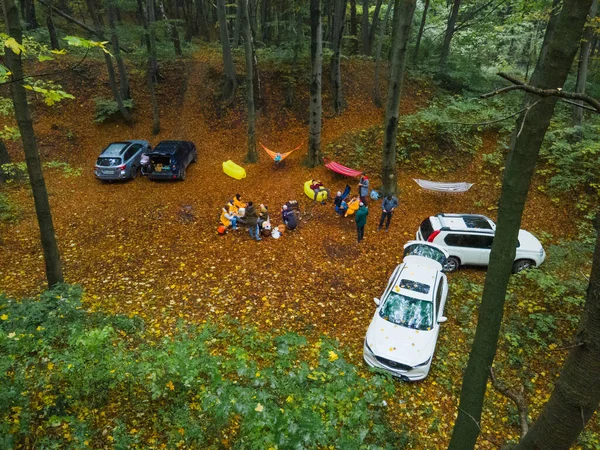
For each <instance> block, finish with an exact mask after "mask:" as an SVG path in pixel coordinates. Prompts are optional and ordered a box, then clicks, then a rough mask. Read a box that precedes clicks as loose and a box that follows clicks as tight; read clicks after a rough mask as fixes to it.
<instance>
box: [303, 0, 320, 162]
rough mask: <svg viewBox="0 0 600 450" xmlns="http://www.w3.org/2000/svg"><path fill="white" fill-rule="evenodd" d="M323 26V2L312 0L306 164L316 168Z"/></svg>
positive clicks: (318, 154)
mask: <svg viewBox="0 0 600 450" xmlns="http://www.w3.org/2000/svg"><path fill="white" fill-rule="evenodd" d="M321 27H322V25H321V0H310V62H311V65H312V72H311V77H310V107H309V119H308V120H309V131H308V156H307V160H306V164H307V165H308V167H315V166H318V165H320V164H321V163H322V158H321V116H322V114H323V107H322V98H321V77H322V73H321V72H322V71H323V36H322V28H321Z"/></svg>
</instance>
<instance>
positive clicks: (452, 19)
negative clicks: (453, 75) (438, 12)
mask: <svg viewBox="0 0 600 450" xmlns="http://www.w3.org/2000/svg"><path fill="white" fill-rule="evenodd" d="M461 1H462V0H454V1H453V2H452V10H451V11H450V16H449V17H448V25H447V26H446V34H445V35H444V43H443V44H442V53H441V55H440V72H444V71H445V70H446V68H447V67H448V56H449V55H450V43H451V42H452V36H454V29H455V28H456V21H457V20H458V10H459V9H460V4H461Z"/></svg>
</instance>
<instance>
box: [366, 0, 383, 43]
mask: <svg viewBox="0 0 600 450" xmlns="http://www.w3.org/2000/svg"><path fill="white" fill-rule="evenodd" d="M382 2H383V0H377V3H376V4H375V11H374V12H373V21H372V22H371V28H370V29H369V55H370V54H371V53H373V42H375V33H377V27H378V26H379V12H380V11H381V3H382Z"/></svg>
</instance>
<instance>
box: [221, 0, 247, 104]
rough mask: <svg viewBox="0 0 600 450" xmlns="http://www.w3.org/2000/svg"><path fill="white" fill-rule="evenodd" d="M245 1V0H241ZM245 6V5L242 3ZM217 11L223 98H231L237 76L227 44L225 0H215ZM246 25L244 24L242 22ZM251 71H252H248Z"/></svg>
mask: <svg viewBox="0 0 600 450" xmlns="http://www.w3.org/2000/svg"><path fill="white" fill-rule="evenodd" d="M241 1H243V2H245V1H246V0H241ZM244 7H247V5H244ZM217 13H218V15H219V31H220V34H221V47H222V48H223V66H224V68H225V82H224V83H223V99H229V100H231V99H232V98H233V96H234V94H235V89H236V87H237V78H236V74H235V66H234V65H233V57H232V56H231V48H230V46H229V33H228V32H227V17H226V14H225V0H217ZM244 26H246V24H244ZM250 72H252V71H250Z"/></svg>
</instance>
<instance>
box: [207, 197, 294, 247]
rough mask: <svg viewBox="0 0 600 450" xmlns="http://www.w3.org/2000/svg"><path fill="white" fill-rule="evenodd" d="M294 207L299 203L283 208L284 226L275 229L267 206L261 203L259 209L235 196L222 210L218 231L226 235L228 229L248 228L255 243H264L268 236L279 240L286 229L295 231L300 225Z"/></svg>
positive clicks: (288, 204)
mask: <svg viewBox="0 0 600 450" xmlns="http://www.w3.org/2000/svg"><path fill="white" fill-rule="evenodd" d="M294 205H297V203H296V202H294V201H290V202H288V203H286V204H285V205H283V206H282V208H281V219H282V221H283V224H284V225H280V226H279V227H273V226H272V225H271V217H270V216H269V208H268V207H267V205H265V204H262V203H261V204H260V205H259V206H258V208H257V207H256V206H255V205H254V203H253V202H243V201H242V197H241V195H240V194H235V197H233V198H232V199H231V200H229V201H228V202H227V205H225V207H224V208H222V209H221V217H220V221H221V225H220V226H219V228H218V229H217V231H218V232H219V234H225V233H226V231H227V229H228V228H231V229H232V230H237V229H238V228H239V227H240V226H246V227H247V228H248V234H249V235H250V238H251V239H253V240H255V241H262V237H268V236H272V237H274V238H279V237H280V236H281V234H282V233H283V232H284V230H285V228H287V229H289V230H293V229H295V228H296V227H297V225H298V222H297V220H296V214H295V212H294V210H295V207H294ZM261 236H262V237H261Z"/></svg>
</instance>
